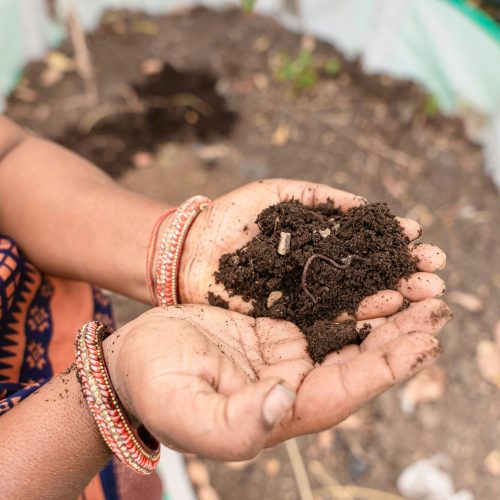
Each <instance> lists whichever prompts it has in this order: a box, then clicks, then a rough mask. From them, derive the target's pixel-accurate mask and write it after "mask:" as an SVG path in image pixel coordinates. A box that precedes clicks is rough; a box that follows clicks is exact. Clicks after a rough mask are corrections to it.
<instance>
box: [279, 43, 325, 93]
mask: <svg viewBox="0 0 500 500" xmlns="http://www.w3.org/2000/svg"><path fill="white" fill-rule="evenodd" d="M276 77H277V79H278V80H282V81H289V82H292V83H293V88H294V89H295V90H297V91H298V90H303V89H306V88H308V87H312V86H313V85H314V84H315V83H316V82H317V81H318V73H317V71H316V69H315V67H314V64H313V55H312V52H310V51H308V50H302V51H301V52H300V53H299V55H298V56H297V57H296V58H295V59H292V58H290V56H288V55H287V54H281V56H280V65H279V69H278V71H277V73H276Z"/></svg>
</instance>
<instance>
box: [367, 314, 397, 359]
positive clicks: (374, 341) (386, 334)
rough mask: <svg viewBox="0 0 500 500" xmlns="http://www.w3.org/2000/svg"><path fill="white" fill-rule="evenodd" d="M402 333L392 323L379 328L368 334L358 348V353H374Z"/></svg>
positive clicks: (389, 322)
mask: <svg viewBox="0 0 500 500" xmlns="http://www.w3.org/2000/svg"><path fill="white" fill-rule="evenodd" d="M401 335H403V332H402V331H401V330H400V329H399V327H398V326H397V325H396V324H395V323H393V322H392V321H388V322H387V323H385V324H383V325H381V326H379V327H378V328H376V329H375V330H373V331H372V332H370V333H369V334H368V336H367V337H366V339H365V340H363V342H362V343H361V345H360V346H359V350H360V352H367V351H374V350H375V349H380V348H381V347H383V346H384V345H386V344H388V343H389V342H392V341H393V340H396V339H397V338H398V337H399V336H401Z"/></svg>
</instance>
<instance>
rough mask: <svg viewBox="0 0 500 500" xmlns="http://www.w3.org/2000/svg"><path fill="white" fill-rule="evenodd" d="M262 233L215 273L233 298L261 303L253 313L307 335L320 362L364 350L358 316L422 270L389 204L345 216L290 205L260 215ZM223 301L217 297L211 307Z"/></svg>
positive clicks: (331, 209)
mask: <svg viewBox="0 0 500 500" xmlns="http://www.w3.org/2000/svg"><path fill="white" fill-rule="evenodd" d="M256 222H257V225H258V226H259V228H260V233H259V234H258V235H257V236H255V237H254V238H253V239H252V240H251V241H249V242H248V243H247V244H246V245H245V246H243V247H242V248H240V249H238V250H236V252H234V253H231V254H225V255H223V256H222V257H221V259H220V261H219V271H218V272H216V273H215V280H216V282H217V283H222V284H223V285H224V286H225V288H226V290H227V291H228V292H229V294H230V295H241V296H242V297H243V298H244V299H245V300H247V301H250V302H251V303H252V304H253V311H252V313H251V314H252V315H254V316H256V317H259V316H267V317H269V318H276V319H285V320H288V321H291V322H293V323H295V324H296V325H297V326H298V327H299V328H300V329H301V330H302V331H303V332H304V334H305V335H306V338H307V342H308V352H309V354H310V356H311V358H312V359H313V360H314V361H317V362H321V361H322V360H323V359H324V358H325V356H326V355H327V354H328V353H329V352H331V351H334V350H337V349H340V348H341V347H343V346H344V345H347V344H359V343H361V342H362V341H363V340H364V338H365V337H366V336H367V335H368V333H369V331H370V327H369V325H365V326H364V327H363V328H361V329H357V328H356V322H355V321H354V320H349V321H346V322H342V323H335V319H336V318H337V317H338V316H339V315H340V314H341V313H342V312H347V313H350V314H354V313H355V311H356V309H357V307H358V305H359V303H360V302H361V300H363V299H364V298H365V297H368V296H369V295H372V294H373V293H375V292H377V291H379V290H385V289H394V288H395V287H396V284H397V282H398V281H399V280H400V279H401V278H403V277H408V276H410V275H411V274H412V273H414V272H416V271H417V263H416V261H415V259H414V258H413V257H412V256H411V254H410V252H409V250H408V243H409V239H408V238H407V237H406V236H405V235H404V234H403V232H402V229H401V226H400V225H399V223H398V221H397V220H396V218H395V216H394V215H393V214H391V212H390V210H389V208H388V207H387V205H386V204H384V203H371V204H367V205H364V206H360V207H356V208H351V209H349V210H348V211H347V212H346V213H342V212H341V211H340V210H338V209H336V208H335V207H334V206H333V205H332V204H330V203H324V204H321V205H318V206H316V207H313V208H311V207H306V206H304V205H303V204H301V203H300V202H298V201H291V202H282V203H279V204H277V205H273V206H271V207H268V208H266V209H265V210H263V211H262V212H261V213H260V214H259V215H258V217H257V221H256ZM221 301H222V298H221V297H219V296H217V295H215V294H213V293H209V302H210V303H211V304H212V305H218V306H221V305H222V304H223V302H221Z"/></svg>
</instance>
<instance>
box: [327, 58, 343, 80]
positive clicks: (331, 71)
mask: <svg viewBox="0 0 500 500" xmlns="http://www.w3.org/2000/svg"><path fill="white" fill-rule="evenodd" d="M323 69H324V70H325V73H326V74H328V75H330V76H335V75H338V74H339V73H340V71H341V70H342V61H341V60H340V59H339V58H338V57H331V58H330V59H328V60H327V61H326V62H325V64H324V66H323Z"/></svg>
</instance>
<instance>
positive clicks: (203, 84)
mask: <svg viewBox="0 0 500 500" xmlns="http://www.w3.org/2000/svg"><path fill="white" fill-rule="evenodd" d="M301 43H302V44H304V43H305V45H306V47H309V48H311V45H314V42H312V41H311V40H305V42H304V40H301V37H300V36H299V35H296V34H293V33H290V32H288V31H286V30H285V29H283V28H281V27H280V26H278V25H277V24H275V23H274V22H273V21H271V20H268V19H265V18H262V17H259V16H256V15H244V14H242V13H241V12H239V11H237V10H236V11H235V10H233V11H225V12H215V11H208V10H201V9H197V10H193V11H184V12H178V13H176V14H175V15H169V16H163V17H155V18H151V17H147V16H143V15H133V14H131V13H126V12H118V13H110V14H108V15H107V16H106V17H105V20H104V22H103V24H102V25H101V26H100V27H99V29H98V30H97V32H96V33H95V34H93V35H91V36H90V37H89V45H90V49H91V54H92V57H93V59H94V61H95V67H96V74H97V81H98V87H99V93H100V100H101V101H100V102H101V104H100V105H99V106H98V110H99V111H98V113H97V114H96V112H95V107H94V108H93V109H94V111H89V109H88V108H87V107H86V104H85V102H84V99H83V98H82V96H83V91H82V88H83V87H82V83H81V80H80V79H79V77H78V76H77V74H76V73H75V72H74V71H72V69H71V67H65V68H64V69H63V70H62V71H60V72H59V73H60V74H59V75H57V71H56V73H54V72H52V73H53V75H54V74H55V76H53V75H52V79H51V75H48V76H47V69H48V66H47V64H46V63H44V62H39V63H34V64H32V65H31V66H30V67H29V68H28V69H27V71H26V74H25V76H24V78H23V81H22V83H21V85H20V87H19V89H18V90H17V91H16V93H15V94H14V96H13V97H12V98H11V99H10V102H9V107H8V110H7V115H8V116H10V117H12V118H13V119H15V120H17V121H18V122H19V123H21V124H23V125H25V126H27V127H29V128H31V129H32V130H33V131H35V132H36V133H39V134H42V135H44V136H46V137H50V138H54V139H56V140H58V141H59V142H62V143H63V144H66V145H68V146H70V147H72V148H73V149H75V150H77V151H79V152H80V153H82V154H84V155H87V156H88V157H90V158H91V159H92V160H93V161H95V162H96V163H98V164H100V165H101V166H103V167H105V169H107V170H108V171H109V172H110V173H111V174H112V175H114V176H115V177H117V178H118V181H119V182H120V183H121V184H122V185H123V186H126V187H128V188H130V189H133V190H135V191H139V192H142V193H146V194H148V195H150V196H153V197H158V198H161V199H164V200H167V201H169V202H171V203H178V202H180V201H182V200H184V199H185V198H186V197H188V196H190V195H193V194H197V193H200V194H205V195H207V196H209V197H216V196H218V195H220V194H222V193H224V192H226V191H227V190H230V189H232V188H234V187H236V186H239V185H241V184H243V183H246V182H250V181H252V180H255V179H260V178H264V177H276V176H280V177H289V178H301V179H308V180H311V181H317V182H325V183H328V184H331V185H334V186H336V187H339V188H341V189H346V190H350V191H353V192H355V193H357V194H360V195H363V196H365V197H367V198H369V199H370V200H373V201H387V202H388V203H389V205H390V207H391V209H392V210H393V211H394V212H396V213H399V214H401V215H403V216H407V217H413V218H415V219H417V220H419V222H420V223H421V224H422V226H423V228H424V231H425V234H424V238H425V240H426V241H430V242H433V243H435V244H437V245H439V246H441V247H442V248H443V249H444V250H445V251H446V253H447V255H448V267H447V269H446V270H445V271H444V272H443V277H444V278H445V280H446V281H447V285H448V297H449V298H450V300H451V301H453V302H455V303H458V305H454V306H453V308H454V312H455V319H454V321H453V322H452V323H451V324H449V325H448V326H447V327H446V329H445V330H444V331H443V333H442V335H441V341H442V343H443V348H444V353H443V356H442V357H441V359H440V361H439V365H438V366H439V367H441V368H442V371H439V373H440V374H441V375H440V376H441V378H440V380H441V382H442V381H443V380H444V381H445V385H444V391H443V392H442V394H441V391H440V390H438V391H437V395H435V397H434V399H435V401H431V402H420V403H418V404H417V406H416V409H415V410H414V411H413V412H409V413H403V411H402V409H401V398H402V394H403V390H404V388H403V387H400V388H397V389H395V390H392V391H390V392H388V393H386V394H384V395H383V396H381V397H380V398H378V399H377V400H376V401H374V402H373V403H371V404H370V405H368V406H367V407H365V408H363V409H362V410H360V412H359V413H358V414H357V416H356V418H354V419H350V420H349V421H348V422H347V423H346V424H344V425H341V426H340V428H337V429H335V430H331V431H326V432H324V433H322V434H320V435H317V436H308V437H303V438H300V439H299V446H300V450H301V454H302V457H303V459H304V461H305V463H306V466H307V467H308V471H309V476H310V479H311V483H312V487H313V489H316V488H320V487H323V486H332V485H338V484H351V485H361V486H365V487H369V488H372V489H376V490H380V491H385V492H393V493H396V492H397V489H396V479H397V477H398V475H399V473H400V471H401V470H402V469H403V468H404V467H405V466H407V465H409V464H411V463H413V462H414V461H415V460H417V459H419V458H425V457H429V456H431V455H433V454H435V453H445V454H446V455H447V456H448V457H449V458H450V466H449V471H450V473H451V476H452V477H453V478H454V481H455V484H456V486H457V488H467V489H469V490H470V491H471V492H473V493H474V495H475V497H476V498H477V499H481V500H494V499H496V498H497V497H498V491H500V477H498V476H494V475H493V474H492V470H493V467H492V466H491V461H490V462H488V461H487V462H486V464H489V465H488V466H487V465H485V459H486V457H487V456H488V455H489V454H490V452H492V451H493V450H494V449H495V447H497V448H498V447H499V446H500V444H499V443H500V398H499V397H498V396H499V393H498V390H499V389H498V387H495V385H493V384H492V383H490V382H487V381H486V380H484V379H483V377H482V376H481V374H480V371H479V370H478V367H477V363H476V359H475V357H476V348H477V344H478V342H479V341H480V340H485V339H491V337H492V332H493V328H494V325H495V323H496V321H497V317H498V304H499V302H500V252H499V251H498V248H499V246H500V234H499V233H498V231H497V228H498V227H499V223H500V202H499V198H498V194H497V190H496V188H495V186H494V185H493V183H492V181H491V180H490V179H489V178H488V176H487V175H486V174H485V173H484V170H483V162H482V157H481V152H480V149H479V147H478V146H476V145H474V144H472V143H471V142H469V141H468V140H467V139H466V137H465V135H464V131H463V127H462V125H461V123H460V121H459V120H458V119H452V118H445V117H443V116H441V115H440V114H439V113H436V112H435V111H434V110H433V109H432V106H431V107H429V100H428V98H427V97H426V95H425V93H424V92H423V91H422V90H421V89H419V88H418V87H416V86H415V85H413V84H411V83H408V82H402V81H396V80H394V79H391V78H389V77H386V76H378V75H373V76H369V75H366V74H364V73H363V72H362V71H361V69H360V67H359V65H358V64H357V63H352V62H351V63H348V62H345V61H344V62H343V64H342V66H341V69H340V72H339V73H338V74H336V75H334V76H332V75H328V74H326V73H325V72H323V71H322V70H319V73H320V74H319V80H318V81H317V83H315V84H314V85H312V86H310V87H309V88H306V89H305V90H303V91H300V92H296V91H293V90H292V89H291V84H290V82H286V81H279V79H277V78H276V72H277V71H278V69H279V65H280V64H281V63H280V60H282V58H283V56H281V59H280V54H288V55H289V57H291V58H294V57H296V56H297V54H298V53H299V51H300V47H301ZM64 51H65V52H66V53H70V52H68V51H69V48H68V47H66V48H64ZM314 54H315V56H314V57H315V64H316V65H317V66H318V67H320V66H322V65H323V64H324V62H325V61H327V60H328V59H329V58H331V57H333V56H336V57H337V56H338V54H337V52H336V51H335V49H333V48H332V47H330V46H328V45H326V44H323V43H317V44H316V47H315V49H314ZM159 61H160V62H161V63H163V62H165V63H168V64H169V65H171V68H167V69H166V70H165V73H164V78H161V77H159V76H156V77H154V76H153V77H148V76H147V74H150V73H154V72H156V71H157V70H158V64H159ZM173 68H175V70H174V69H173ZM155 78H156V80H155ZM155 82H156V83H155ZM155 85H156V86H155ZM169 85H170V86H171V87H169ZM132 86H136V91H135V92H133V91H132V90H131V87H132ZM169 88H170V90H168V89H169ZM158 89H160V90H162V91H165V89H166V92H165V93H164V94H162V95H163V100H162V101H161V102H160V103H159V104H158V103H157V102H152V100H151V99H150V98H149V97H148V92H149V93H151V92H157V90H158ZM137 95H138V96H139V99H138V98H137ZM179 95H183V97H182V98H181V99H180V100H179ZM193 96H194V97H193ZM102 103H105V104H102ZM134 106H135V108H134ZM124 107H125V108H126V111H127V112H126V113H124ZM131 109H135V111H133V112H130V110H131ZM144 110H146V114H144ZM78 127H79V128H78ZM144 129H146V130H148V131H149V133H148V134H141V133H140V131H141V130H144ZM79 130H83V132H79ZM89 130H91V132H90V134H87V132H88V131H89ZM137 152H139V153H141V154H139V155H137V154H135V153H137ZM144 153H145V154H144ZM150 154H151V155H150ZM141 167H142V168H141ZM457 291H458V292H465V293H467V294H471V295H472V296H469V295H467V296H466V298H465V299H464V297H463V296H460V295H458V294H457V293H456V292H457ZM471 301H472V305H471ZM115 302H116V309H117V315H118V319H119V321H120V322H122V321H125V320H126V319H128V318H131V317H133V316H135V315H136V314H138V313H139V312H140V311H141V310H143V308H144V307H143V306H142V305H138V304H134V303H131V302H130V301H126V300H124V299H120V298H116V300H115ZM452 305H453V304H452ZM473 311H476V312H473ZM431 375H432V373H431ZM443 375H444V377H443ZM431 378H432V376H431ZM438 385H439V384H438ZM206 464H207V466H208V470H209V472H210V481H211V483H212V485H213V486H214V488H215V489H216V491H217V492H218V494H219V496H220V497H221V498H222V499H233V498H236V497H237V498H239V499H240V500H251V499H278V498H279V499H290V500H292V499H297V498H299V493H298V490H297V486H296V482H295V477H294V475H293V472H292V468H291V465H290V462H289V459H288V456H287V453H286V450H285V448H284V446H280V447H278V448H276V449H274V450H268V451H265V452H264V453H262V455H261V456H260V457H259V458H258V459H257V460H256V461H253V462H250V463H245V464H240V465H239V466H231V467H230V466H228V465H225V464H220V463H215V462H210V461H207V462H206ZM493 472H494V471H493ZM498 473H499V474H500V471H498ZM336 488H337V490H336V493H334V494H333V498H357V497H354V496H346V493H345V491H344V493H342V492H339V489H338V486H337V487H336ZM342 495H343V496H342ZM317 498H332V493H328V492H325V491H323V492H322V493H321V492H320V493H318V495H317ZM360 498H361V497H360ZM363 498H375V496H373V492H372V496H370V497H368V496H365V497H363ZM377 498H389V497H387V496H386V497H384V496H381V497H377Z"/></svg>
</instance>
